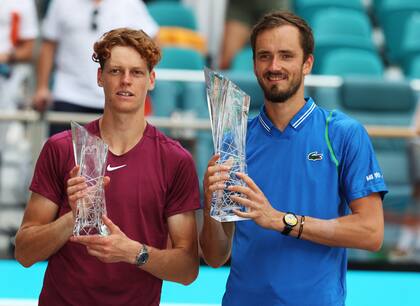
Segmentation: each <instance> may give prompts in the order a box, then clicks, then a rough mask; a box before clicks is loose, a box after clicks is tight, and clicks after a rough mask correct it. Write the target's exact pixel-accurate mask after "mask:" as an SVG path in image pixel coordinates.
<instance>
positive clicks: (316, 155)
mask: <svg viewBox="0 0 420 306" xmlns="http://www.w3.org/2000/svg"><path fill="white" fill-rule="evenodd" d="M321 159H322V153H318V152H317V151H315V152H311V153H309V154H308V160H312V161H317V160H321Z"/></svg>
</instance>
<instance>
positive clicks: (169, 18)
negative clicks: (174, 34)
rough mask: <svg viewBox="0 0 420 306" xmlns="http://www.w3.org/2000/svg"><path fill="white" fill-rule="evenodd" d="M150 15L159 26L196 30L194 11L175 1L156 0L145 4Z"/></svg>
mask: <svg viewBox="0 0 420 306" xmlns="http://www.w3.org/2000/svg"><path fill="white" fill-rule="evenodd" d="M147 8H148V10H149V13H150V15H152V17H153V18H154V19H155V20H156V22H157V23H158V24H159V25H160V26H171V27H181V28H187V29H191V30H197V21H196V18H195V15H194V12H193V10H192V9H191V8H189V7H188V6H185V5H183V4H182V3H179V2H175V1H157V2H152V3H150V4H148V5H147Z"/></svg>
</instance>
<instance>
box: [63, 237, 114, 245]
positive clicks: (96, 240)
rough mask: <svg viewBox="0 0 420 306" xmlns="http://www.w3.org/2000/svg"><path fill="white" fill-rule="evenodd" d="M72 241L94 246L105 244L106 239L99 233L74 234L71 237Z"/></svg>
mask: <svg viewBox="0 0 420 306" xmlns="http://www.w3.org/2000/svg"><path fill="white" fill-rule="evenodd" d="M70 241H72V242H76V243H80V244H83V245H85V246H90V247H93V246H94V245H104V243H105V242H106V241H105V240H104V237H102V236H99V235H89V236H72V237H70Z"/></svg>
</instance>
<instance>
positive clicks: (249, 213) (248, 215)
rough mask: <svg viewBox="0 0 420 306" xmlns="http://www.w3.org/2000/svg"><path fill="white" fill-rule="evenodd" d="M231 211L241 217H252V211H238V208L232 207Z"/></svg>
mask: <svg viewBox="0 0 420 306" xmlns="http://www.w3.org/2000/svg"><path fill="white" fill-rule="evenodd" d="M233 213H234V214H235V215H237V216H238V217H241V218H246V219H253V214H252V212H245V211H240V210H237V209H234V210H233Z"/></svg>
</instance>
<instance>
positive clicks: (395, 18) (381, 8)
mask: <svg viewBox="0 0 420 306" xmlns="http://www.w3.org/2000/svg"><path fill="white" fill-rule="evenodd" d="M375 2H376V3H374V5H375V7H374V12H375V15H376V17H377V19H378V21H379V24H380V26H381V27H382V29H383V33H384V37H385V47H386V49H385V52H386V56H387V58H388V59H389V60H390V62H391V63H396V62H397V59H398V55H399V52H400V47H401V45H402V39H403V37H404V31H405V29H406V25H407V22H408V21H409V20H410V19H411V17H412V16H413V15H414V14H418V13H420V1H418V0H382V1H375Z"/></svg>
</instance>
